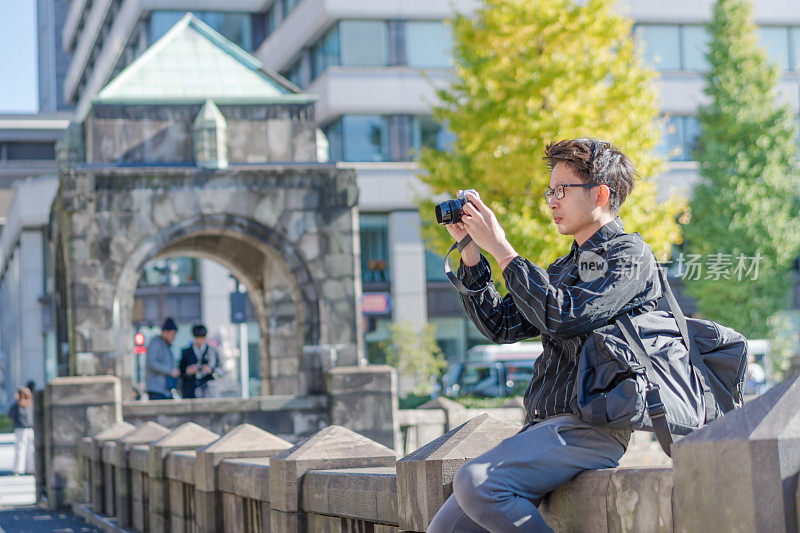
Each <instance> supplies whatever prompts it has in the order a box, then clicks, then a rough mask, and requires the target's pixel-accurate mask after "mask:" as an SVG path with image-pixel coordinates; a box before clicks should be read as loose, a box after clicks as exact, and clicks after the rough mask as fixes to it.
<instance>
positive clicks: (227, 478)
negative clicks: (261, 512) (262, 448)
mask: <svg viewBox="0 0 800 533" xmlns="http://www.w3.org/2000/svg"><path fill="white" fill-rule="evenodd" d="M217 476H218V478H219V490H220V491H221V492H227V493H229V494H234V495H236V496H240V497H242V498H251V499H253V500H259V501H263V502H268V501H269V457H258V458H247V459H223V460H222V462H221V463H220V464H219V470H218V471H217Z"/></svg>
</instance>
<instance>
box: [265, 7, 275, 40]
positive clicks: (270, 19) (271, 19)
mask: <svg viewBox="0 0 800 533" xmlns="http://www.w3.org/2000/svg"><path fill="white" fill-rule="evenodd" d="M275 6H276V4H272V5H271V6H270V7H269V9H268V10H267V37H269V36H270V35H272V33H273V32H274V31H275V28H277V27H278V20H277V18H276V17H277V16H278V14H277V13H276V8H275Z"/></svg>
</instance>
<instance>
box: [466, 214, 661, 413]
mask: <svg viewBox="0 0 800 533" xmlns="http://www.w3.org/2000/svg"><path fill="white" fill-rule="evenodd" d="M458 275H459V278H460V279H461V280H462V282H463V283H464V284H465V285H466V286H467V287H468V288H470V289H473V290H478V291H481V293H480V294H479V295H476V296H465V295H463V294H462V295H461V301H462V303H463V305H464V308H465V309H466V312H467V315H468V316H469V318H470V319H471V320H472V321H473V322H474V323H475V325H476V326H477V327H478V329H479V330H480V332H481V333H482V334H483V335H485V336H486V337H487V338H488V339H490V340H491V341H493V342H496V343H501V344H502V343H511V342H517V341H521V340H524V339H529V338H531V337H537V336H539V335H541V338H542V345H543V347H544V353H542V355H541V356H540V357H539V358H538V359H537V360H536V362H535V364H534V369H533V378H532V379H531V381H530V383H529V384H528V388H527V390H526V391H525V397H524V403H525V410H526V423H527V422H533V421H538V420H544V419H545V418H549V417H552V416H555V415H559V414H564V413H572V409H571V408H570V401H571V399H572V395H573V389H574V383H575V378H576V372H577V357H578V354H579V353H580V350H581V347H582V346H583V343H584V341H585V340H586V339H587V337H588V336H589V333H590V332H591V331H592V330H594V329H595V328H597V327H599V326H603V325H605V324H607V323H609V322H611V321H613V319H614V317H615V316H617V315H619V314H622V313H630V314H631V315H637V314H640V313H642V312H646V311H652V310H653V309H655V308H656V305H657V300H658V299H659V298H660V297H661V293H662V291H661V285H660V283H659V281H658V271H657V270H656V268H655V256H654V255H653V253H652V251H651V249H650V246H648V245H647V243H645V242H644V240H643V239H642V238H641V236H639V235H638V234H627V233H624V228H623V226H622V221H621V220H620V219H619V217H617V218H615V219H614V220H613V221H611V222H609V223H608V224H606V225H604V226H603V227H601V228H600V229H599V230H598V231H597V232H595V234H594V235H592V236H591V237H590V238H589V239H588V240H587V241H586V242H584V243H583V244H582V245H580V246H578V244H577V243H576V242H575V241H573V243H572V248H571V249H570V251H569V253H568V254H567V255H565V256H562V257H560V258H558V259H557V260H556V261H555V262H553V263H552V264H551V265H550V266H549V267H547V270H546V271H545V270H544V269H543V268H541V267H540V266H538V265H535V264H533V263H531V262H530V261H528V260H527V259H524V258H522V257H517V258H515V259H514V260H512V261H511V263H509V265H508V266H507V267H506V269H505V270H504V271H503V279H504V281H505V284H506V288H507V289H508V294H507V295H506V296H505V297H502V298H501V297H500V294H499V293H498V292H497V290H496V289H495V287H494V283H493V281H492V277H491V271H490V267H489V262H488V261H487V260H486V258H485V257H483V256H481V260H480V262H479V263H478V264H477V265H475V266H472V267H467V266H464V264H463V263H462V264H461V266H460V268H459V272H458Z"/></svg>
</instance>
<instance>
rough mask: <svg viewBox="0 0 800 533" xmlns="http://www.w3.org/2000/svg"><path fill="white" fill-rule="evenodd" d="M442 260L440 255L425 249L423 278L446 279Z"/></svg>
mask: <svg viewBox="0 0 800 533" xmlns="http://www.w3.org/2000/svg"><path fill="white" fill-rule="evenodd" d="M442 261H444V259H443V258H442V256H441V255H439V254H437V253H434V252H431V251H430V250H428V249H427V248H426V249H425V279H426V280H427V281H447V276H446V275H445V273H444V264H443V262H442ZM452 264H453V263H451V265H452Z"/></svg>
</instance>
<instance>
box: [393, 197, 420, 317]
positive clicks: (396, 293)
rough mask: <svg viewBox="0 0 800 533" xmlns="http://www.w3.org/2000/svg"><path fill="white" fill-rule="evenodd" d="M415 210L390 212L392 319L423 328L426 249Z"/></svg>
mask: <svg viewBox="0 0 800 533" xmlns="http://www.w3.org/2000/svg"><path fill="white" fill-rule="evenodd" d="M419 225H420V219H419V213H417V212H416V211H394V212H392V213H389V253H390V267H389V268H390V269H391V280H392V320H393V321H394V322H399V321H407V322H411V323H412V324H414V326H416V327H422V326H423V325H425V324H426V323H427V320H428V303H427V289H426V284H425V246H424V245H423V242H422V237H421V235H420V231H419Z"/></svg>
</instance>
